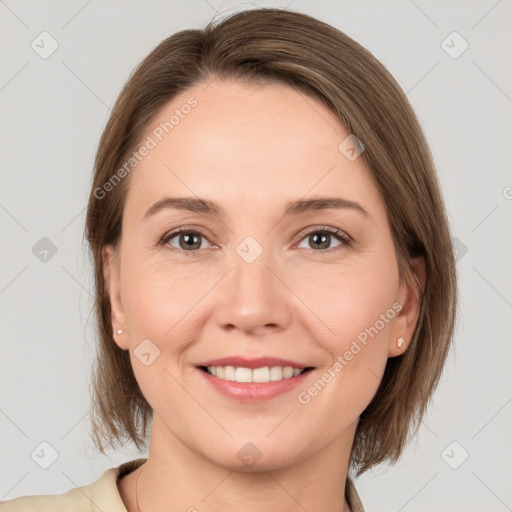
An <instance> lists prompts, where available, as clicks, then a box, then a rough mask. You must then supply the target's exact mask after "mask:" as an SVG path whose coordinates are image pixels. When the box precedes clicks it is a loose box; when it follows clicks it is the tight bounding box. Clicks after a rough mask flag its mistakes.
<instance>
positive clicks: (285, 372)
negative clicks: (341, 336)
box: [198, 366, 313, 383]
mask: <svg viewBox="0 0 512 512" xmlns="http://www.w3.org/2000/svg"><path fill="white" fill-rule="evenodd" d="M198 368H199V369H200V370H203V371H204V372H206V373H208V374H210V375H211V376H212V377H215V378H217V379H222V380H227V381H231V382H246V383H249V382H253V383H265V382H278V381H280V380H286V379H291V378H293V377H298V376H299V375H302V374H303V373H306V372H308V371H311V370H312V369H313V367H306V368H294V367H293V366H262V367H259V368H245V367H243V366H238V367H236V366H199V367H198Z"/></svg>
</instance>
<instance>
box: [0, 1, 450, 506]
mask: <svg viewBox="0 0 512 512" xmlns="http://www.w3.org/2000/svg"><path fill="white" fill-rule="evenodd" d="M86 234H87V237H88V240H89V243H90V244H91V249H92V254H93V258H94V264H95V278H96V314H97V319H98V325H99V335H100V336H99V338H100V339H99V342H100V347H99V354H98V361H97V366H96V369H95V370H96V371H95V379H94V400H95V410H94V416H93V433H94V438H95V441H96V444H97V446H98V448H99V450H100V451H101V452H102V453H104V449H105V448H106V447H108V446H111V447H118V446H123V445H124V444H125V443H126V442H129V441H132V442H134V443H135V444H136V445H137V446H138V447H139V448H143V447H145V446H146V441H147V427H148V424H149V423H151V430H150V443H149V454H148V457H147V458H141V459H137V460H134V461H130V462H127V463H125V464H123V465H121V466H119V467H117V468H111V469H109V470H108V471H106V472H105V473H104V474H103V475H102V476H101V478H100V479H99V480H97V481H96V482H94V483H92V484H91V485H89V486H85V487H82V488H75V489H72V490H71V491H69V492H68V493H66V494H64V495H59V496H29V497H22V498H17V499H15V500H12V501H10V502H6V503H4V504H3V505H2V507H1V508H2V511H4V510H5V511H10V510H29V509H30V507H32V509H33V510H45V509H48V510H50V509H51V510H53V511H59V510H67V509H73V510H82V509H83V510H91V508H94V507H97V509H98V510H109V511H116V512H117V511H129V512H137V511H140V512H142V511H148V510H151V511H153V512H157V511H160V510H189V511H193V510H199V511H203V510H223V511H229V510H232V509H235V508H236V509H237V510H240V509H243V510H255V511H256V510H274V509H279V510H285V511H286V510H289V511H292V510H308V511H317V510H318V511H320V510H322V511H324V510H340V511H353V512H355V511H361V510H363V505H362V503H361V500H360V498H359V497H358V495H357V492H356V490H355V487H354V484H353V481H352V478H351V477H350V476H349V470H351V471H353V472H354V474H356V475H358V474H361V473H363V472H364V471H366V470H368V469H369V468H371V467H373V466H374V465H376V464H378V463H380V462H383V461H390V462H395V461H396V460H397V459H398V457H399V456H400V454H401V452H402V451H403V449H404V446H405V444H406V442H407V440H408V438H409V434H410V433H411V431H413V430H414V428H416V427H417V425H418V423H419V421H420V420H421V417H422V415H423V413H424V411H425V409H426V406H427V403H428V401H429V399H430V397H431V396H432V393H433V391H434V389H435V387H436V385H437V382H438V380H439V377H440V374H441V371H442V367H443V364H444V361H445V358H446V355H447V351H448V349H449V345H450V341H451V337H452V332H453V326H454V318H455V311H456V276H455V263H454V256H453V251H452V245H451V241H450V233H449V229H448V223H447V219H446V214H445V209H444V205H443V200H442V197H441V194H440V191H439V185H438V182H437V177H436V174H435V169H434V166H433V163H432V159H431V156H430V152H429V150H428V147H427V144H426V142H425V138H424V135H423V133H422V130H421V128H420V126H419V123H418V121H417V119H416V117H415V115H414V113H413V111H412V109H411V107H410V105H409V103H408V101H407V99H406V97H405V95H404V94H403V92H402V90H401V89H400V88H399V86H398V85H397V84H396V82H395V81H394V80H393V78H392V77H391V76H390V75H389V73H388V72H387V71H386V70H385V69H384V68H383V66H382V65H381V64H380V63H379V62H378V61H377V60H376V59H375V58H374V57H373V56H372V55H371V54H370V53H369V52H367V51H366V50H365V49H363V48H362V47H361V46H359V45H358V44H357V43H355V42H354V41H353V40H351V39H350V38H348V37H347V36H346V35H345V34H343V33H342V32H340V31H338V30H336V29H335V28H333V27H331V26H329V25H326V24H324V23H322V22H320V21H318V20H316V19H314V18H311V17H309V16H306V15H304V14H300V13H296V12H291V11H285V10H279V9H257V10H252V11H244V12H240V13H237V14H235V15H233V16H231V17H229V18H227V19H225V20H223V21H220V22H218V23H211V24H210V25H209V26H208V27H206V29H204V30H187V31H183V32H180V33H177V34H175V35H173V36H171V37H170V38H168V39H166V40H165V41H163V42H162V43H161V44H160V45H159V46H158V47H157V48H156V49H155V50H154V51H153V52H152V53H151V54H150V55H149V56H148V57H147V58H146V59H144V61H143V62H142V63H141V64H140V65H139V66H138V68H137V69H136V70H135V72H134V73H133V75H132V76H131V77H130V79H129V80H128V82H127V84H126V85H125V87H124V89H123V91H122V92H121V94H120V96H119V98H118V100H117V102H116V104H115V106H114V109H113V111H112V114H111V117H110V119H109V121H108V124H107V126H106V128H105V131H104V133H103V136H102V139H101V142H100V146H99V149H98V153H97V157H96V163H95V171H94V179H93V185H92V189H91V194H90V200H89V205H88V212H87V226H86Z"/></svg>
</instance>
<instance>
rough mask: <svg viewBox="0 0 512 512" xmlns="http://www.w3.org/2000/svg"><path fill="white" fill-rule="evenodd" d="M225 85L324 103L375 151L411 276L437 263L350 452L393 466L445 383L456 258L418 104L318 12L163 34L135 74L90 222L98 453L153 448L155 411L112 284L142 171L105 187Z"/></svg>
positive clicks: (367, 462) (374, 166) (361, 466)
mask: <svg viewBox="0 0 512 512" xmlns="http://www.w3.org/2000/svg"><path fill="white" fill-rule="evenodd" d="M214 78H226V79H235V80H244V81H253V82H254V81H257V82H266V83H280V84H286V85H289V86H291V87H293V88H295V90H297V91H299V92H301V93H304V94H306V95H308V96H310V97H312V98H314V99H316V100H318V101H320V102H322V103H323V104H324V105H326V106H327V107H328V108H329V109H330V110H331V111H332V112H333V113H334V114H335V115H336V116H337V117H338V118H339V120H340V122H341V123H343V124H344V125H345V126H346V128H347V129H348V130H349V132H350V133H352V134H354V135H356V136H357V137H358V138H359V139H360V140H361V141H363V143H364V146H365V151H364V153H363V154H362V156H361V157H362V158H364V160H365V162H366V164H367V166H368V168H369V169H370V171H371V173H372V174H373V177H374V179H375V181H376V183H377V185H378V187H379V190H380V193H381V195H382V197H383V200H384V202H385V205H386V208H387V212H388V216H389V222H390V225H391V230H392V235H393V239H394V243H395V248H396V254H397V260H398V265H399V270H400V277H401V278H402V279H414V275H413V272H412V270H411V266H410V265H409V260H410V258H412V257H414V256H416V255H422V256H423V257H424V258H425V263H426V282H425V285H424V288H423V290H420V298H421V306H420V315H419V319H418V323H417V325H416V329H415V332H414V336H413V339H412V340H411V343H410V345H409V347H408V349H407V350H406V351H405V353H404V354H403V355H402V356H399V357H394V358H390V359H388V361H387V366H386V369H385V372H384V376H383V379H382V382H381V384H380V387H379V389H378V390H377V392H376V394H375V396H374V398H373V400H372V402H371V403H370V404H369V405H368V407H367V408H366V409H365V411H364V412H363V413H362V415H361V417H360V419H359V423H358V426H357V430H356V436H355V440H354V444H353V448H352V457H351V463H352V464H353V466H354V467H355V468H356V469H357V471H358V473H359V474H360V473H362V472H363V471H365V470H367V469H369V468H370V467H372V466H373V465H375V464H377V463H380V462H382V461H384V460H389V461H391V462H395V461H396V460H397V459H398V457H399V456H400V454H401V452H402V451H403V449H404V447H405V445H406V441H407V440H408V439H409V437H410V434H411V433H412V431H413V430H414V432H415V431H416V430H417V428H418V426H419V422H420V420H421V418H422V416H423V414H424V412H425V410H426V407H427V405H428V402H429V400H430V398H431V396H432V393H433V391H434V389H435V387H436V386H437V383H438V381H439V378H440V375H441V371H442V368H443V365H444V362H445V359H446V356H447V352H448V349H449V346H450V341H451V338H452V334H453V329H454V322H455V316H456V304H457V292H456V273H455V259H454V254H453V249H452V243H451V238H450V233H449V227H448V222H447V218H446V213H445V208H444V204H443V200H442V197H441V193H440V189H439V184H438V181H437V176H436V172H435V168H434V164H433V162H432V157H431V154H430V151H429V149H428V146H427V143H426V141H425V137H424V135H423V132H422V129H421V127H420V125H419V123H418V120H417V118H416V116H415V114H414V112H413V110H412V108H411V106H410V104H409V102H408V100H407V98H406V96H405V95H404V93H403V91H402V90H401V88H400V87H399V86H398V84H397V83H396V82H395V80H394V79H393V78H392V77H391V75H390V74H389V73H388V71H387V70H386V69H385V68H384V67H383V65H382V64H380V62H378V61H377V60H376V59H375V58H374V57H373V56H372V55H371V53H370V52H368V51H367V50H365V49H364V48H363V47H361V46H360V45H359V44H357V43H356V42H355V41H353V40H352V39H350V38H349V37H348V36H347V35H345V34H344V33H343V32H340V31H339V30H337V29H335V28H334V27H331V26H329V25H327V24H325V23H323V22H321V21H319V20H317V19H315V18H312V17H310V16H308V15H305V14H301V13H297V12H293V11H289V10H280V9H270V8H268V9H267V8H265V9H255V10H247V11H242V12H239V13H236V14H234V15H232V16H230V17H228V18H226V19H224V20H220V21H218V22H214V21H213V22H211V23H210V24H209V25H208V26H207V27H206V28H205V29H204V30H185V31H182V32H179V33H176V34H174V35H172V36H171V37H169V38H168V39H166V40H164V41H163V42H162V43H160V44H159V45H158V46H157V47H156V48H155V49H154V50H153V51H152V52H151V53H150V54H149V55H148V56H147V57H146V58H145V59H144V60H143V61H142V62H141V63H140V64H139V66H138V67H137V68H136V70H135V71H134V73H133V74H132V75H131V76H130V78H129V80H128V82H127V83H126V84H125V86H124V88H123V90H122V91H121V93H120V95H119V97H118V99H117V101H116V103H115V106H114V108H113V111H112V114H111V116H110V118H109V120H108V122H107V125H106V127H105V130H104V132H103V135H102V138H101V141H100V144H99V148H98V152H97V155H96V160H95V170H94V177H93V184H92V190H91V194H90V198H89V204H88V210H87V220H86V236H87V240H88V242H89V243H90V246H91V250H92V256H93V259H94V268H95V280H96V301H95V312H96V317H97V321H98V328H99V353H98V358H97V362H96V366H95V369H94V379H93V402H94V403H93V408H92V415H91V418H92V425H93V429H92V431H93V438H94V442H95V445H96V446H97V447H98V448H99V450H100V452H102V453H105V452H104V447H105V446H108V445H109V446H111V447H113V448H116V443H117V442H119V443H121V445H122V444H123V443H124V442H126V441H133V442H134V443H135V445H136V446H137V447H138V448H143V447H145V446H146V442H147V438H146V435H147V434H146V428H147V423H148V420H149V419H150V417H151V413H152V411H151V408H150V406H149V404H148V403H147V402H146V400H145V398H144V397H143V395H142V393H141V391H140V388H139V386H138V384H137V381H136V379H135V376H134V373H133V370H132V367H131V364H130V358H129V354H128V352H127V351H123V350H121V349H120V348H119V347H118V346H117V345H116V343H115V342H114V340H113V337H112V324H111V316H110V300H109V296H108V291H107V288H106V286H105V282H104V277H103V262H102V248H103V247H104V246H105V245H107V244H110V245H112V246H113V247H114V249H115V248H116V247H117V245H118V243H119V241H120V238H121V225H122V223H121V221H122V215H123V207H124V202H125V197H126V193H127V190H128V187H129V183H130V175H129V174H128V176H127V177H126V178H124V179H122V180H120V181H119V183H118V184H117V185H116V186H114V187H111V190H109V192H108V193H105V192H104V190H106V189H104V188H102V187H104V184H105V183H106V182H108V181H109V180H112V178H113V177H114V175H115V174H116V171H119V168H120V167H121V165H122V164H123V162H124V161H125V160H126V158H127V157H128V155H129V154H130V152H132V151H133V150H134V148H135V147H136V145H137V144H138V142H139V141H140V140H142V137H143V136H144V130H145V129H146V128H147V127H148V124H149V123H150V122H151V120H152V118H154V116H155V115H156V114H157V113H158V112H159V111H160V110H161V109H162V108H163V107H164V106H165V105H166V104H168V102H169V101H171V100H172V99H173V98H174V97H175V96H176V95H177V94H179V93H181V92H183V91H186V90H187V89H189V88H191V87H192V86H194V85H197V84H198V83H201V82H204V83H207V82H208V81H210V80H212V79H214ZM98 191H103V192H101V193H99V192H98ZM415 281H416V282H417V279H416V280H415Z"/></svg>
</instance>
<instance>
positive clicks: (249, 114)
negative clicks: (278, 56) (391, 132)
mask: <svg viewBox="0 0 512 512" xmlns="http://www.w3.org/2000/svg"><path fill="white" fill-rule="evenodd" d="M349 135H350V134H349V132H348V131H347V129H346V128H345V127H344V126H343V125H342V124H341V122H340V121H339V120H338V119H337V118H336V117H335V116H334V114H333V113H332V112H330V111H329V109H327V107H325V106H324V105H322V104H321V103H320V102H318V101H316V100H314V99H313V98H311V97H309V96H306V95H305V94H303V93H301V92H298V91H296V90H294V89H292V88H290V87H288V86H286V85H274V84H272V85H256V84H248V83H245V82H233V81H223V80H220V79H216V80H214V81H213V82H211V83H210V84H199V85H197V86H195V87H193V88H191V89H189V90H187V91H184V92H183V93H181V94H180V95H178V96H177V97H175V98H174V99H173V100H172V101H171V102H170V103H169V104H167V105H166V106H165V107H164V108H163V109H162V110H161V111H160V112H159V113H158V114H157V116H156V117H155V119H154V120H153V121H152V123H151V125H150V126H148V128H147V130H146V133H145V136H144V140H145V141H148V140H150V139H151V141H152V142H151V144H150V145H151V146H152V149H151V150H150V151H149V152H148V154H147V155H146V156H144V158H142V159H141V161H140V162H139V163H138V164H137V165H136V166H135V167H134V169H133V170H132V171H131V173H132V176H131V183H130V190H129V193H128V197H127V203H126V208H127V210H128V209H130V210H132V209H137V210H140V209H142V208H146V209H147V208H148V207H149V206H150V205H151V204H152V203H153V202H155V201H157V200H159V199H162V198H163V197H165V196H166V195H173V196H176V195H186V196H191V195H197V196H200V197H202V198H203V197H204V198H211V199H212V200H215V201H217V202H218V201H222V202H223V203H224V204H225V205H226V206H225V209H226V210H228V211H229V206H230V205H232V206H233V207H235V208H238V207H240V206H241V205H242V204H243V205H244V208H245V210H244V211H245V212H247V214H249V210H251V209H252V208H254V211H253V212H251V213H253V214H254V213H255V212H257V211H261V210H260V209H261V208H267V209H268V207H269V205H274V204H275V205H276V206H277V203H279V206H281V204H283V203H285V202H287V201H289V200H294V199H298V198H301V197H303V196H307V195H308V194H309V195H329V196H342V197H346V198H348V199H351V200H354V201H359V202H363V203H366V204H368V205H371V204H372V203H373V205H374V207H378V206H379V205H378V204H377V203H378V201H379V197H378V191H377V189H376V186H375V184H374V182H373V179H372V178H371V174H370V172H369V170H368V169H367V168H366V166H365V164H364V162H363V159H362V158H358V159H356V160H354V161H350V160H348V159H347V158H346V156H345V155H344V154H343V153H342V152H341V151H340V150H339V148H338V147H339V145H340V143H341V142H342V141H344V140H345V139H346V138H347V137H348V136H349ZM347 196H350V197H347ZM381 206H382V205H381ZM370 209H371V206H370ZM144 211H146V210H144ZM138 216H140V212H139V215H138Z"/></svg>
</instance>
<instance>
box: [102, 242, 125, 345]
mask: <svg viewBox="0 0 512 512" xmlns="http://www.w3.org/2000/svg"><path fill="white" fill-rule="evenodd" d="M101 256H102V260H103V279H104V280H105V288H106V290H107V293H108V295H109V298H110V311H111V320H110V321H111V324H112V330H113V333H112V335H113V338H114V341H115V342H116V344H117V346H118V347H119V348H121V349H123V350H128V346H129V345H128V332H127V331H126V328H125V326H126V322H125V317H124V309H123V303H122V302H121V279H120V275H121V271H120V262H119V255H118V254H117V252H116V251H115V250H114V249H113V248H112V246H111V245H106V246H104V247H103V249H102V251H101ZM118 329H122V330H123V333H122V334H117V331H118Z"/></svg>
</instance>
